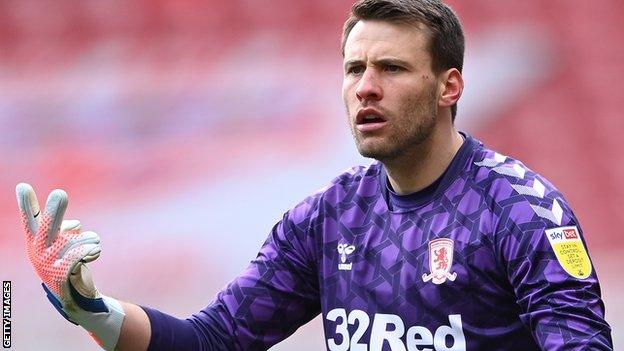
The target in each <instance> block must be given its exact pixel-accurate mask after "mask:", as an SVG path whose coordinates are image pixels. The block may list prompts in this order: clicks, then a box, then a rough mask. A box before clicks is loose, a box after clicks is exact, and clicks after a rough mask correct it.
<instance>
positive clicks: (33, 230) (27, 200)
mask: <svg viewBox="0 0 624 351" xmlns="http://www.w3.org/2000/svg"><path fill="white" fill-rule="evenodd" d="M15 195H16V197H17V206H19V209H20V212H21V213H22V216H24V219H25V221H26V223H25V227H26V228H25V229H26V232H27V234H30V235H32V236H35V235H36V234H37V231H38V230H39V218H41V217H39V211H40V210H39V202H38V201H37V195H35V190H34V189H33V188H32V186H30V184H26V183H19V184H17V186H16V187H15Z"/></svg>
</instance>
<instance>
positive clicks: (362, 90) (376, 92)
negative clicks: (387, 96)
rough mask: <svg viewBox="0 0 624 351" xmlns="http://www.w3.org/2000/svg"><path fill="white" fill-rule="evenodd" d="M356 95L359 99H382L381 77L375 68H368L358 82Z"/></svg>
mask: <svg viewBox="0 0 624 351" xmlns="http://www.w3.org/2000/svg"><path fill="white" fill-rule="evenodd" d="M355 95H356V96H357V98H358V100H359V101H365V100H381V98H382V90H381V86H380V85H379V77H377V74H376V73H375V71H374V70H373V69H370V68H367V69H366V70H365V71H364V73H362V77H361V78H360V81H359V82H358V85H357V87H356V89H355Z"/></svg>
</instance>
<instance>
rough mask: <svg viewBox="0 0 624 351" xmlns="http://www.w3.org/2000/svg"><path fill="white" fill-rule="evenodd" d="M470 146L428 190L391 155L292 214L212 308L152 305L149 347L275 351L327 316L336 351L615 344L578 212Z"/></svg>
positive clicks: (531, 176)
mask: <svg viewBox="0 0 624 351" xmlns="http://www.w3.org/2000/svg"><path fill="white" fill-rule="evenodd" d="M464 137H465V142H464V144H463V145H462V147H461V149H460V150H459V152H458V153H457V155H456V156H455V157H454V159H453V161H452V162H451V164H450V165H449V167H448V168H447V170H446V171H445V172H444V174H443V175H442V176H441V177H440V178H439V179H438V180H437V181H436V182H434V183H433V184H432V185H430V186H429V187H427V188H426V189H424V190H422V191H419V192H417V193H414V194H410V195H403V196H401V195H397V194H396V193H394V192H393V191H392V189H391V186H390V184H389V182H388V180H387V175H386V173H385V171H384V167H383V165H382V164H380V163H378V162H375V163H373V164H371V165H370V166H367V167H357V168H354V169H351V170H349V171H347V172H345V173H343V174H341V175H340V176H338V177H337V178H336V179H335V180H334V181H333V182H332V183H331V184H330V185H329V186H328V187H326V188H324V189H322V190H321V191H319V192H317V193H316V194H314V195H312V196H310V197H308V198H307V199H305V200H304V201H303V202H301V203H300V204H299V205H297V206H296V207H294V208H293V209H291V210H290V211H288V212H287V213H286V214H285V215H284V217H283V219H282V220H281V221H280V222H278V223H277V224H276V225H275V227H274V228H273V229H272V231H271V233H270V235H269V237H268V239H267V240H266V242H265V243H264V245H263V246H262V248H261V249H260V252H259V254H258V256H257V257H256V259H255V260H253V261H252V262H251V264H250V265H249V267H248V268H247V269H246V270H245V271H244V272H243V273H242V274H241V275H240V276H238V277H237V278H236V279H234V280H233V281H232V282H231V283H230V284H229V285H228V286H227V287H226V288H224V289H223V290H222V291H221V292H219V293H218V295H217V296H216V298H215V299H214V301H213V302H212V303H211V304H210V305H209V306H208V307H206V308H205V309H204V310H202V311H200V312H199V313H197V314H195V315H193V316H192V317H190V318H188V319H186V320H177V319H174V318H172V317H169V316H167V315H165V314H162V313H160V312H158V311H155V310H152V309H149V308H145V310H146V311H147V313H148V316H149V318H150V321H151V324H152V339H151V343H150V350H161V349H162V350H165V349H166V350H183V349H193V350H266V349H268V348H269V347H270V346H271V345H274V344H275V343H277V342H279V341H280V340H283V339H284V338H286V337H287V336H289V335H290V334H292V333H293V332H294V331H295V330H296V329H297V328H299V327H300V326H301V325H303V324H305V323H306V322H308V321H309V320H311V319H312V318H313V317H315V316H316V315H318V314H319V313H322V318H323V326H324V330H325V339H326V347H327V349H328V350H331V351H340V350H341V351H346V350H353V351H369V350H370V351H377V350H392V351H415V350H428V351H431V350H437V351H442V350H445V351H451V350H452V351H460V350H519V351H520V350H521V351H528V350H611V349H612V341H611V329H610V327H609V325H608V324H607V323H606V321H605V319H604V305H603V302H602V300H601V297H600V287H599V284H598V279H597V277H596V272H595V270H594V269H593V266H592V264H591V261H590V258H589V256H588V254H587V251H586V246H585V241H584V239H583V234H582V230H581V228H580V226H579V224H578V221H577V219H576V217H575V216H574V213H573V212H572V210H571V209H570V207H569V205H568V204H567V202H566V201H565V199H564V198H563V195H562V194H561V193H560V192H559V191H558V190H557V189H555V187H554V186H553V185H552V184H550V183H549V182H548V181H547V180H546V179H544V178H543V177H541V176H539V175H538V174H536V173H534V172H533V171H531V170H530V169H528V168H527V167H525V166H524V165H523V164H522V163H520V162H519V161H517V160H514V159H512V158H509V157H506V156H503V155H501V154H498V153H496V152H494V151H492V150H489V149H487V148H485V147H484V146H483V145H482V144H481V143H480V142H479V141H477V140H475V139H473V138H472V137H470V136H469V135H465V134H464Z"/></svg>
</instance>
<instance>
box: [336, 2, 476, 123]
mask: <svg viewBox="0 0 624 351" xmlns="http://www.w3.org/2000/svg"><path fill="white" fill-rule="evenodd" d="M362 20H382V21H390V22H407V23H418V24H423V25H424V26H425V27H426V29H427V31H428V35H429V53H430V54H431V62H432V63H431V66H432V67H431V69H432V70H433V72H435V73H440V72H442V71H443V70H447V69H451V68H457V70H459V71H460V72H461V71H462V69H463V66H464V45H465V44H464V32H463V30H462V26H461V23H460V22H459V18H457V15H456V14H455V12H453V10H452V9H451V8H450V7H449V6H448V5H446V4H444V3H443V2H442V1H440V0H358V1H357V2H356V3H355V4H354V5H353V7H351V13H350V14H349V18H348V19H347V21H346V22H345V24H344V28H343V31H342V55H343V56H344V49H345V43H346V41H347V37H348V36H349V33H350V32H351V30H352V29H353V27H354V26H355V24H356V23H358V22H359V21H362ZM456 114H457V104H455V105H453V106H452V107H451V115H452V118H453V120H455V115H456Z"/></svg>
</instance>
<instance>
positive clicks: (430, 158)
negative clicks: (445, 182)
mask: <svg viewBox="0 0 624 351" xmlns="http://www.w3.org/2000/svg"><path fill="white" fill-rule="evenodd" d="M463 142H464V138H463V137H462V135H461V134H459V132H457V130H456V129H455V128H454V127H451V128H449V129H446V130H445V131H444V132H439V131H434V132H433V133H432V134H431V135H430V137H429V138H428V140H426V141H425V142H423V143H422V144H420V145H418V146H417V147H415V148H414V149H412V150H410V151H409V152H407V153H405V154H404V155H402V156H401V157H399V158H397V159H394V160H392V161H389V162H384V166H385V168H386V172H387V174H388V180H389V181H390V184H391V185H392V188H393V189H394V192H396V193H397V194H399V195H405V194H411V193H415V192H417V191H419V190H422V189H424V188H426V187H427V186H429V185H430V184H432V183H433V182H435V181H436V179H438V178H439V177H440V176H441V175H442V174H443V173H444V171H445V170H446V169H447V167H448V166H449V164H450V163H451V161H452V160H453V157H455V155H456V154H457V151H459V148H460V147H461V145H462V144H463Z"/></svg>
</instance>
